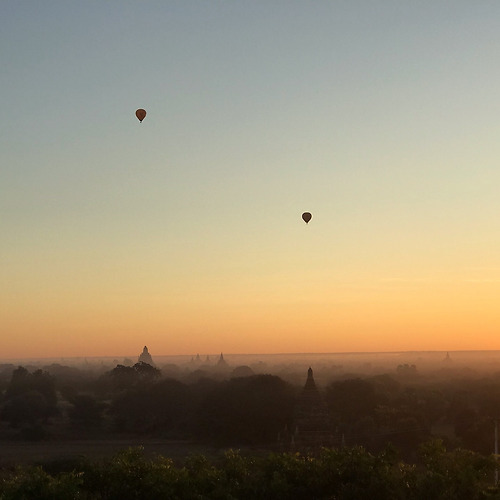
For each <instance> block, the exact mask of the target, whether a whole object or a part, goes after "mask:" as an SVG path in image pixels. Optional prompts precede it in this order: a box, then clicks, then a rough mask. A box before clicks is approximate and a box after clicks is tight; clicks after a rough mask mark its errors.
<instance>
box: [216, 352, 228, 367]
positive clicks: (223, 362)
mask: <svg viewBox="0 0 500 500" xmlns="http://www.w3.org/2000/svg"><path fill="white" fill-rule="evenodd" d="M227 366H228V364H227V362H226V360H225V359H224V356H223V355H222V353H220V358H219V361H217V367H218V368H226V367H227Z"/></svg>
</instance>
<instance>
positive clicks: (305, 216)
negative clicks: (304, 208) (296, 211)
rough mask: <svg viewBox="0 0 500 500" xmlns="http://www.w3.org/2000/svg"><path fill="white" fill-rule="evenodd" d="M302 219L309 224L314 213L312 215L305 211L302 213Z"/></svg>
mask: <svg viewBox="0 0 500 500" xmlns="http://www.w3.org/2000/svg"><path fill="white" fill-rule="evenodd" d="M302 219H303V220H304V222H305V223H306V224H308V223H309V221H310V220H311V219H312V215H311V214H310V213H309V212H304V213H303V214H302Z"/></svg>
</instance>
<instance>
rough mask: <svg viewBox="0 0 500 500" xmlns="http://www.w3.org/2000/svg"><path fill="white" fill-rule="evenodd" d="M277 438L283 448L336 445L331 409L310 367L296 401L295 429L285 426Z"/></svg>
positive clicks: (301, 448)
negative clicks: (329, 409) (317, 385)
mask: <svg viewBox="0 0 500 500" xmlns="http://www.w3.org/2000/svg"><path fill="white" fill-rule="evenodd" d="M278 439H279V441H280V445H281V447H282V448H285V449H286V448H288V449H290V450H291V451H310V450H315V449H319V448H321V447H323V446H330V447H331V446H333V444H334V441H335V440H334V433H333V426H332V419H331V417H330V412H329V411H328V407H327V405H326V403H325V401H324V399H323V397H322V396H321V394H320V392H319V391H318V388H317V387H316V382H315V381H314V376H313V371H312V368H311V367H309V369H308V370H307V379H306V383H305V385H304V388H303V389H302V392H301V393H300V395H299V397H298V399H297V401H296V404H295V408H294V413H293V423H292V429H291V431H290V430H288V429H287V428H286V429H285V430H284V432H283V433H280V436H279V438H278Z"/></svg>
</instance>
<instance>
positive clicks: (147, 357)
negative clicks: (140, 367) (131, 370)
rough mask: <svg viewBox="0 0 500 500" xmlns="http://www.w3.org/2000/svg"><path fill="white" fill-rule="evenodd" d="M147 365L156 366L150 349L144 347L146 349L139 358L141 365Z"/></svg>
mask: <svg viewBox="0 0 500 500" xmlns="http://www.w3.org/2000/svg"><path fill="white" fill-rule="evenodd" d="M140 362H142V363H147V364H148V365H151V366H154V363H153V358H152V357H151V354H149V351H148V348H147V347H146V346H144V349H143V350H142V354H141V355H140V356H139V363H140Z"/></svg>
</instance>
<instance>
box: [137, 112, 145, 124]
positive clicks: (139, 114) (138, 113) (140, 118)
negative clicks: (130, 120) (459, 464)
mask: <svg viewBox="0 0 500 500" xmlns="http://www.w3.org/2000/svg"><path fill="white" fill-rule="evenodd" d="M135 116H137V119H138V120H139V121H140V122H141V123H142V120H144V118H146V110H145V109H138V110H137V111H136V112H135Z"/></svg>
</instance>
